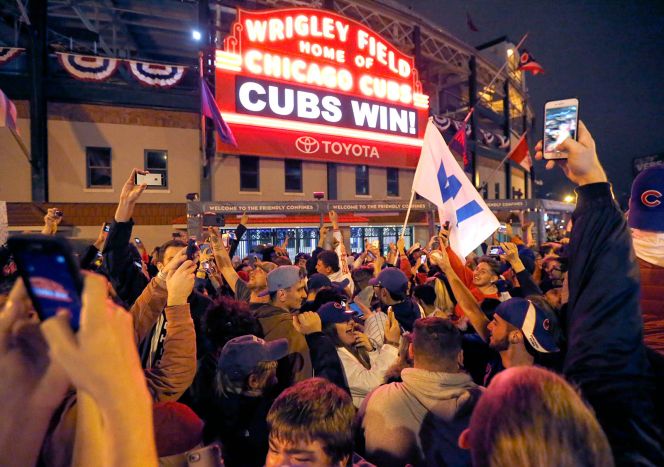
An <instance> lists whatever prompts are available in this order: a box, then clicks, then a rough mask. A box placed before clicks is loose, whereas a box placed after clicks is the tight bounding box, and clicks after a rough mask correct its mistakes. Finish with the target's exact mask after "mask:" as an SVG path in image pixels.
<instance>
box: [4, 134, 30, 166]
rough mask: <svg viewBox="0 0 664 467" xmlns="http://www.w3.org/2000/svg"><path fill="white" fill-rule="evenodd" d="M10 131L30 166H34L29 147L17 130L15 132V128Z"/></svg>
mask: <svg viewBox="0 0 664 467" xmlns="http://www.w3.org/2000/svg"><path fill="white" fill-rule="evenodd" d="M9 131H10V132H11V134H12V136H13V137H14V139H15V140H16V143H17V144H18V146H19V147H20V148H21V151H22V152H23V155H24V156H25V158H26V159H27V160H28V162H29V163H30V165H34V164H33V163H32V159H30V151H28V148H27V146H26V145H25V143H24V142H23V140H22V139H21V137H20V136H19V134H18V132H17V131H16V130H14V129H13V128H10V129H9Z"/></svg>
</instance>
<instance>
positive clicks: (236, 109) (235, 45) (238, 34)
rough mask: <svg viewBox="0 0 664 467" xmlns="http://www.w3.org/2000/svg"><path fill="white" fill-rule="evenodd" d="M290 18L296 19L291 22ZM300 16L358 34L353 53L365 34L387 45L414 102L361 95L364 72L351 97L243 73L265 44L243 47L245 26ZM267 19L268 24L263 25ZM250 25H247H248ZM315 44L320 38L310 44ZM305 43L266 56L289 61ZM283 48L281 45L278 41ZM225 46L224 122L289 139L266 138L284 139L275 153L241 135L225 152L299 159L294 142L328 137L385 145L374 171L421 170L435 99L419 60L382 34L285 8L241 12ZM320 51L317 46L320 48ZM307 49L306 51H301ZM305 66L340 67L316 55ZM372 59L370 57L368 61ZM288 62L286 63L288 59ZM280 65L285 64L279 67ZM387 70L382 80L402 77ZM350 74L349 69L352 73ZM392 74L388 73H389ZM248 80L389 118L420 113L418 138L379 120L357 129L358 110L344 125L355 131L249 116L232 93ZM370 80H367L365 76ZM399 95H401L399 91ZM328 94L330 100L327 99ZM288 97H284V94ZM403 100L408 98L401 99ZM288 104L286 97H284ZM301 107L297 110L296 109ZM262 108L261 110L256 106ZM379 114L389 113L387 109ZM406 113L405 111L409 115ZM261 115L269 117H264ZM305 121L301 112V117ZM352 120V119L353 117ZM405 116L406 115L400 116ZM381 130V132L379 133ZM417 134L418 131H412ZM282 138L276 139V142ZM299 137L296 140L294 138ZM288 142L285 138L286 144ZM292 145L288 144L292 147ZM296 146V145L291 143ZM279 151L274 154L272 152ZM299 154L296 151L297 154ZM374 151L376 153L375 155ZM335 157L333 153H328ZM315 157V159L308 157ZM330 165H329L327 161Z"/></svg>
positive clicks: (220, 67) (220, 63)
mask: <svg viewBox="0 0 664 467" xmlns="http://www.w3.org/2000/svg"><path fill="white" fill-rule="evenodd" d="M289 15H290V16H289ZM299 16H307V17H308V18H310V21H312V24H313V21H314V19H315V18H318V21H319V22H322V21H324V20H328V19H329V18H332V19H330V20H329V21H332V20H334V21H338V22H339V23H340V26H339V27H340V28H341V27H345V28H346V29H347V30H350V31H352V34H354V35H349V36H348V37H351V39H350V41H351V43H352V45H350V46H349V49H350V50H355V51H357V50H359V48H358V45H357V43H356V42H352V41H353V40H354V39H353V37H355V36H357V35H358V34H360V31H363V33H362V34H364V35H365V36H367V37H370V38H371V40H374V41H375V42H377V43H383V44H386V45H384V46H383V48H385V47H387V49H389V50H388V52H386V53H390V54H393V55H392V57H394V58H392V59H391V60H392V63H400V64H401V68H399V70H401V72H402V75H399V76H393V77H392V78H393V80H394V82H396V83H397V84H398V83H402V84H404V83H409V84H410V83H412V96H411V97H412V98H411V101H410V103H404V102H400V100H399V99H397V98H395V96H396V95H395V94H393V95H392V98H391V99H387V97H383V96H381V97H375V96H373V97H372V96H368V95H366V94H365V93H363V92H362V91H361V90H360V87H359V80H358V79H357V78H359V77H360V74H361V72H358V71H356V70H353V71H352V77H353V82H354V84H353V86H352V88H351V90H350V91H346V90H343V89H339V88H336V89H335V88H334V87H333V86H327V87H325V86H319V85H312V84H307V83H303V82H302V81H301V80H300V81H297V80H295V79H293V77H292V76H291V77H290V78H291V79H284V77H283V76H282V75H281V71H279V73H278V75H279V76H270V75H266V74H265V73H263V74H261V73H251V72H250V71H248V70H247V69H246V67H243V55H241V54H245V56H246V53H247V51H254V50H258V49H259V46H260V44H258V45H257V44H255V43H251V47H247V45H246V43H245V44H243V29H244V24H243V21H249V20H252V21H259V20H260V21H270V20H271V19H273V18H276V19H275V21H285V19H284V18H296V17H299ZM261 18H262V19H261ZM245 24H246V23H245ZM309 39H313V40H315V38H309ZM302 40H303V39H302V38H289V39H287V40H283V41H281V42H279V43H277V44H276V45H275V44H272V43H270V44H268V45H267V46H266V47H265V49H264V52H265V53H266V54H267V53H268V52H270V51H276V52H278V53H283V54H286V55H284V57H286V58H288V53H289V50H291V51H292V50H293V49H294V48H296V46H297V45H298V43H299V42H298V41H302ZM276 42H278V41H276ZM224 44H225V49H226V50H217V51H216V54H215V66H216V68H217V88H216V91H217V101H218V102H219V104H220V108H221V111H222V115H223V116H224V119H225V120H226V122H227V123H228V124H229V125H230V126H231V129H234V131H238V130H239V128H240V127H243V128H247V130H248V131H249V130H250V129H252V128H265V129H272V130H275V131H276V132H278V131H279V130H283V133H281V134H278V133H275V131H273V132H265V134H266V135H267V136H265V135H264V138H265V139H267V138H275V137H277V138H279V139H280V140H281V139H283V141H279V142H278V143H279V144H275V145H273V147H272V148H270V147H269V145H268V144H267V142H265V141H256V140H258V139H259V138H246V135H247V131H244V132H240V138H239V139H238V142H239V144H240V147H239V148H231V147H229V146H227V145H224V144H223V143H221V142H220V141H219V140H218V145H220V147H222V148H223V152H226V153H237V154H257V155H262V156H268V157H280V158H281V157H295V156H294V154H292V153H293V152H294V150H289V149H288V146H289V144H290V146H291V147H292V146H293V141H295V140H294V139H293V138H294V137H301V136H303V135H307V134H308V135H312V136H315V137H319V138H320V137H321V136H327V137H329V138H337V139H339V142H343V141H349V140H355V141H356V143H355V144H357V143H359V142H363V141H366V142H367V143H368V144H371V143H372V142H374V143H375V144H379V145H380V151H381V156H382V158H381V157H379V158H378V159H380V160H374V161H371V162H368V163H370V164H371V165H382V166H400V167H409V168H412V167H414V166H415V165H416V163H417V158H418V157H419V150H420V148H421V146H422V136H423V133H424V128H425V126H426V118H427V117H428V112H426V111H425V109H428V101H429V98H428V96H426V95H424V94H422V85H421V83H420V81H419V79H418V73H417V69H416V68H415V66H414V59H413V58H412V57H411V56H409V55H407V54H405V53H403V52H401V51H400V50H399V49H398V48H396V47H395V46H394V45H392V44H391V43H390V42H389V41H387V40H386V39H384V38H383V37H382V36H381V35H380V34H378V33H377V32H375V31H373V30H372V29H370V28H369V27H367V26H365V25H363V24H361V23H360V22H358V21H356V20H354V19H351V18H347V17H344V16H342V15H339V14H337V13H334V12H329V11H327V10H319V9H313V8H284V9H269V10H261V11H253V10H251V11H250V10H242V9H238V15H237V18H236V20H235V22H234V23H233V25H232V26H231V33H230V34H229V35H228V36H227V37H226V39H225V40H224ZM322 44H323V45H326V43H324V42H323V43H322ZM314 45H315V44H314ZM344 45H348V44H341V43H338V44H336V45H335V44H332V45H330V47H334V46H336V47H343V46H344ZM300 47H301V45H300ZM293 57H298V55H293V56H291V58H293ZM299 57H300V58H301V59H302V61H303V62H306V61H309V64H310V65H311V64H313V65H316V66H318V67H325V66H326V65H325V64H326V63H334V62H333V60H331V59H329V60H327V61H326V60H324V59H321V58H320V57H311V56H310V55H306V54H302V55H300V56H299ZM328 58H329V57H328ZM367 58H370V57H367ZM282 60H283V58H282ZM353 60H354V61H356V59H355V58H353ZM397 60H401V62H397ZM279 63H280V62H279ZM403 63H408V65H409V67H410V73H409V76H408V79H407V81H406V80H405V79H404V77H403V74H405V72H404V71H403V69H404V66H403V65H402V64H403ZM381 67H382V68H377V71H376V76H377V78H379V79H387V78H388V77H389V73H390V72H396V71H397V67H388V66H386V65H385V64H384V63H383V65H381ZM347 68H348V67H347ZM388 68H389V69H388ZM386 70H387V71H386ZM371 71H372V70H370V71H368V73H371ZM239 77H242V78H243V79H254V80H256V81H266V80H267V81H270V82H274V85H275V86H279V85H281V86H284V85H288V86H290V87H297V88H302V89H306V90H308V91H310V92H311V93H315V94H319V95H320V96H321V99H323V98H331V97H330V96H332V95H333V94H336V95H338V96H339V95H341V96H344V95H345V96H349V98H355V99H356V100H357V99H361V100H364V101H368V102H370V104H369V105H374V103H375V104H376V105H378V106H383V105H384V106H386V109H387V110H385V112H388V110H389V111H392V112H398V111H399V110H398V109H403V110H407V111H409V112H414V113H415V122H416V123H415V131H416V134H415V135H413V136H408V135H407V133H405V132H404V131H403V127H401V126H397V125H396V124H389V125H387V124H384V123H381V124H380V125H379V124H378V123H376V119H375V118H374V119H373V120H372V121H371V122H368V120H367V119H366V118H365V120H362V122H361V123H362V124H363V126H364V128H361V127H360V125H358V124H357V122H358V120H359V119H358V117H357V110H356V108H357V107H356V106H354V107H353V109H352V110H348V109H347V108H345V110H344V111H345V113H344V115H343V118H344V121H347V120H348V119H349V118H351V116H352V118H353V119H354V121H355V125H345V126H343V125H342V124H334V123H326V122H323V121H320V120H321V119H320V118H319V119H318V120H319V121H318V122H314V121H306V120H305V119H303V118H297V117H295V116H292V115H288V116H285V117H278V116H277V115H274V112H272V109H271V108H270V109H267V110H266V111H264V112H263V111H262V108H261V109H260V111H259V110H257V111H255V112H254V113H252V112H250V111H247V110H246V109H245V108H244V107H242V106H241V104H240V103H239V99H238V96H236V95H235V94H234V92H233V95H231V90H233V91H234V90H235V89H234V88H235V86H236V85H235V81H236V80H237V78H239ZM362 77H364V75H362ZM393 89H396V88H395V87H394V86H393ZM325 93H328V94H325ZM282 96H283V94H282ZM401 97H403V95H401ZM282 98H283V97H282ZM296 105H297V104H296ZM256 107H257V108H258V106H256ZM379 110H381V111H382V110H383V109H382V108H381V109H379ZM403 110H402V111H403ZM261 113H263V114H262V115H261ZM297 114H298V116H299V110H298V112H297ZM349 114H350V115H349ZM390 115H397V114H396V113H395V114H390ZM399 115H401V114H399ZM381 122H384V120H381ZM379 128H380V129H379ZM410 131H412V130H410ZM289 133H290V134H291V136H290V137H288V134H289ZM275 135H276V136H275ZM292 135H295V136H292ZM282 136H283V138H282ZM287 140H288V141H287ZM289 141H290V142H289ZM390 145H392V146H393V147H394V149H390ZM271 149H273V151H271ZM293 149H294V148H293ZM372 151H373V149H372ZM391 152H394V153H395V154H394V156H392V155H391V154H389V153H391ZM327 154H328V155H329V153H327ZM316 155H317V156H324V154H316ZM307 156H309V154H307ZM321 161H324V160H321ZM337 162H347V163H354V164H361V163H366V162H363V161H361V160H359V159H358V160H352V159H349V160H347V161H339V160H337Z"/></svg>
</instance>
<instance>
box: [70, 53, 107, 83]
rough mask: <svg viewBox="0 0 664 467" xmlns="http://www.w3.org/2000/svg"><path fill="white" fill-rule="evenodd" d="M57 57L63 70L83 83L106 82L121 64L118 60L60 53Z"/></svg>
mask: <svg viewBox="0 0 664 467" xmlns="http://www.w3.org/2000/svg"><path fill="white" fill-rule="evenodd" d="M57 56H58V61H59V62H60V64H61V65H62V68H64V69H65V70H67V73H69V74H70V75H71V76H73V77H74V78H76V79H79V80H81V81H104V80H106V79H108V78H110V77H111V76H112V75H113V73H115V71H116V70H117V69H118V65H119V64H120V60H118V59H117V58H108V57H95V56H93V55H77V54H67V53H61V52H58V53H57Z"/></svg>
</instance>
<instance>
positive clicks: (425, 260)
mask: <svg viewBox="0 0 664 467" xmlns="http://www.w3.org/2000/svg"><path fill="white" fill-rule="evenodd" d="M420 261H421V262H422V264H424V263H426V262H427V255H422V256H420Z"/></svg>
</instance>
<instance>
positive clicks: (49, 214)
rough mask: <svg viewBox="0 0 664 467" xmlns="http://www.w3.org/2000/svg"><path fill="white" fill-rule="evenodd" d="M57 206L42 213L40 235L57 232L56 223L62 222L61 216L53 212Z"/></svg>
mask: <svg viewBox="0 0 664 467" xmlns="http://www.w3.org/2000/svg"><path fill="white" fill-rule="evenodd" d="M57 210H58V209H57V208H49V209H48V210H47V211H46V215H44V227H43V228H42V230H41V234H42V235H55V234H56V233H58V225H60V222H62V216H58V215H57V214H56V213H55V212H56V211H57Z"/></svg>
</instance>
